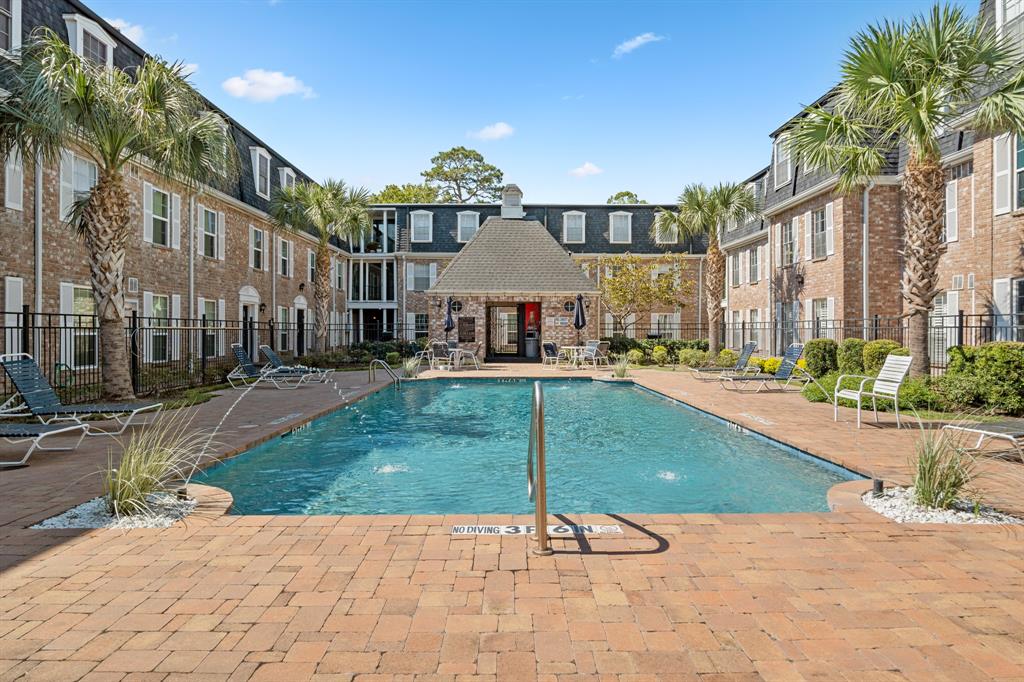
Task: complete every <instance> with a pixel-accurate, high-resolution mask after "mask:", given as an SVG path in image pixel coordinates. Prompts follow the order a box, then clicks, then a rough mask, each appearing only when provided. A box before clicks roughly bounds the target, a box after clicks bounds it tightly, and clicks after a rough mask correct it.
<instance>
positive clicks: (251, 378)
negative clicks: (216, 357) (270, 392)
mask: <svg viewBox="0 0 1024 682" xmlns="http://www.w3.org/2000/svg"><path fill="white" fill-rule="evenodd" d="M231 352H233V353H234V354H235V360H237V361H238V365H237V366H236V367H235V368H234V369H233V370H231V371H230V372H228V376H227V380H228V383H229V384H230V385H231V388H246V387H248V386H252V385H253V384H260V383H263V382H270V383H271V384H273V385H274V388H281V389H295V388H298V387H299V386H301V385H302V384H304V383H306V380H307V379H309V376H310V375H309V373H308V372H305V371H303V370H291V369H269V370H266V371H264V370H262V369H260V368H259V367H257V366H256V365H255V364H254V363H253V361H252V358H250V357H249V354H248V353H246V352H245V349H244V348H242V344H240V343H233V344H231Z"/></svg>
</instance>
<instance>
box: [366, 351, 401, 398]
mask: <svg viewBox="0 0 1024 682" xmlns="http://www.w3.org/2000/svg"><path fill="white" fill-rule="evenodd" d="M377 365H380V366H381V367H383V368H384V371H385V372H387V373H388V376H389V377H391V383H393V384H394V385H395V390H398V389H400V388H402V377H400V376H398V374H396V373H395V370H393V369H391V365H389V364H388V363H386V362H384V361H383V360H381V359H380V358H376V359H375V360H374V361H373V362H371V363H370V368H369V371H368V372H367V376H366V378H367V380H368V381H369V382H370V383H371V384H372V383H373V382H374V381H376V380H377V371H376V370H377Z"/></svg>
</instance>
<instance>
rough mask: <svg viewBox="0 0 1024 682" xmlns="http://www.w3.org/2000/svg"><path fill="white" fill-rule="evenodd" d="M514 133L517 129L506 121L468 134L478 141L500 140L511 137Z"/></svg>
mask: <svg viewBox="0 0 1024 682" xmlns="http://www.w3.org/2000/svg"><path fill="white" fill-rule="evenodd" d="M514 132H516V129H515V128H513V127H512V126H510V125H509V124H507V123H505V122H504V121H498V122H497V123H492V124H491V125H489V126H484V127H483V128H481V129H480V130H471V131H470V132H468V133H466V134H467V135H468V136H469V137H475V138H476V139H478V140H500V139H501V138H503V137H509V136H510V135H512V134H513V133H514Z"/></svg>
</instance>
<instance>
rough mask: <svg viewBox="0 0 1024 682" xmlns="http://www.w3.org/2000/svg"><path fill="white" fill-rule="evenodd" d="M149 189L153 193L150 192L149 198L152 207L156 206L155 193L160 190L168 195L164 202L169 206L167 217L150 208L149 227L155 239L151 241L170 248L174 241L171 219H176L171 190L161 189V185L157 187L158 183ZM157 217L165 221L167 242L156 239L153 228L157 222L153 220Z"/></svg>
mask: <svg viewBox="0 0 1024 682" xmlns="http://www.w3.org/2000/svg"><path fill="white" fill-rule="evenodd" d="M149 191H150V193H151V194H150V198H149V205H150V207H153V206H154V202H153V195H155V194H156V193H157V192H159V193H160V194H163V195H164V196H165V197H167V199H166V201H165V202H164V203H165V205H166V207H167V216H166V217H165V216H158V215H157V214H156V211H154V210H150V212H149V219H150V221H151V222H150V225H149V229H150V234H151V235H153V240H152V241H151V242H150V243H151V244H153V245H155V246H162V247H164V248H167V249H169V248H171V243H172V241H173V240H172V239H171V221H172V220H173V219H174V215H173V214H174V209H173V207H172V206H171V193H170V192H169V191H167V190H165V189H161V188H160V187H157V186H156V185H150V186H149ZM157 219H159V220H163V221H164V224H165V226H164V237H165V239H166V243H165V242H158V241H157V240H156V230H155V229H153V228H154V227H155V224H154V223H153V222H152V221H153V220H157Z"/></svg>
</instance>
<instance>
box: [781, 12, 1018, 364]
mask: <svg viewBox="0 0 1024 682" xmlns="http://www.w3.org/2000/svg"><path fill="white" fill-rule="evenodd" d="M841 71H842V80H841V82H840V84H839V85H838V86H837V89H836V94H835V97H834V99H833V100H832V104H830V105H827V106H824V107H823V106H818V107H812V108H809V109H808V110H807V112H806V116H805V117H804V118H803V119H801V121H800V122H799V123H798V124H797V125H796V127H795V129H794V131H793V134H792V136H791V146H792V150H793V153H794V155H795V156H796V157H797V158H799V159H801V160H802V161H803V162H804V163H806V164H808V165H811V166H823V167H826V168H828V169H829V170H830V171H832V172H838V173H839V190H840V191H841V192H851V191H853V190H855V189H856V188H858V187H860V186H863V185H865V184H866V183H868V182H869V181H870V180H871V178H872V176H874V175H877V174H878V172H879V170H880V169H881V168H882V166H883V165H884V164H885V161H886V156H887V154H888V153H890V152H892V151H894V150H896V149H897V148H899V147H902V148H904V149H905V150H906V153H907V163H906V169H905V171H904V172H903V259H904V270H903V281H902V293H903V298H904V300H905V301H906V306H907V312H906V313H905V314H906V315H908V316H909V325H908V326H909V338H908V343H907V345H908V346H909V348H910V352H911V354H912V355H913V356H914V361H913V364H912V366H911V372H912V373H913V374H915V375H926V374H928V372H929V369H930V361H929V358H928V315H929V313H930V311H931V310H932V303H933V300H934V298H935V296H936V294H937V293H938V289H937V284H938V282H937V268H938V261H939V257H940V256H941V254H942V252H943V251H944V246H943V242H942V232H943V213H944V210H943V202H944V192H945V181H946V174H945V171H944V170H943V168H942V162H941V150H940V146H939V140H940V138H941V137H942V136H943V135H944V134H946V133H948V132H949V131H953V130H956V129H958V128H962V127H964V126H965V125H969V126H971V127H973V128H974V129H975V130H977V131H979V132H981V133H994V132H1001V131H1006V130H1010V131H1012V132H1015V133H1017V134H1021V133H1024V70H1022V68H1021V54H1020V53H1019V52H1018V51H1017V50H1016V49H1015V48H1014V47H1013V46H1012V44H1011V43H1009V42H1007V41H1006V40H1005V39H1003V38H1000V37H999V36H998V35H996V33H995V31H994V30H993V29H992V28H991V27H990V26H989V25H988V24H986V23H985V22H984V21H983V20H982V19H980V18H976V17H973V16H970V15H967V14H965V12H964V11H963V10H962V9H960V8H959V7H950V6H940V5H936V6H935V7H934V8H932V9H931V11H929V12H928V13H927V14H924V15H922V16H918V17H915V18H914V19H912V20H910V21H909V22H901V23H890V22H885V23H883V24H882V25H880V26H869V27H868V28H867V29H866V30H865V31H862V32H860V33H858V34H857V35H856V36H854V38H853V39H852V40H851V41H850V46H849V48H848V49H847V50H846V53H845V55H844V57H843V60H842V65H841Z"/></svg>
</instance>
